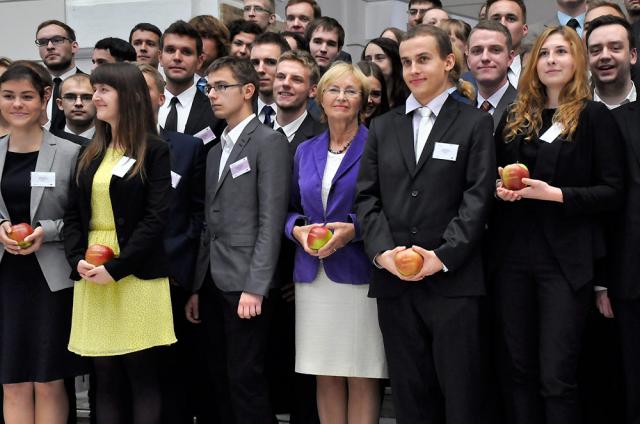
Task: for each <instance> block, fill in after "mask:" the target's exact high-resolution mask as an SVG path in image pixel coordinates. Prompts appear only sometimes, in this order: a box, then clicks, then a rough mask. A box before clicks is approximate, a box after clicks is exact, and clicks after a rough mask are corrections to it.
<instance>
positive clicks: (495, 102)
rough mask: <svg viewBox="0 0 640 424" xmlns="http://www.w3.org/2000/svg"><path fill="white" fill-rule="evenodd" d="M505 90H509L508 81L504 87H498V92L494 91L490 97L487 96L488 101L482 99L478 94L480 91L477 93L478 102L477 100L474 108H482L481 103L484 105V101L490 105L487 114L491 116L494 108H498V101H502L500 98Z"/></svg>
mask: <svg viewBox="0 0 640 424" xmlns="http://www.w3.org/2000/svg"><path fill="white" fill-rule="evenodd" d="M507 88H509V81H507V82H505V83H504V85H503V86H502V87H500V88H499V89H498V91H496V92H495V93H493V94H492V95H491V96H489V98H488V99H485V98H484V97H482V94H480V91H478V100H477V104H476V107H477V108H480V106H482V103H484V101H485V100H486V101H488V102H489V103H490V104H491V109H489V113H490V114H491V115H493V113H494V112H495V111H496V107H497V106H498V103H500V100H502V96H504V93H506V92H507Z"/></svg>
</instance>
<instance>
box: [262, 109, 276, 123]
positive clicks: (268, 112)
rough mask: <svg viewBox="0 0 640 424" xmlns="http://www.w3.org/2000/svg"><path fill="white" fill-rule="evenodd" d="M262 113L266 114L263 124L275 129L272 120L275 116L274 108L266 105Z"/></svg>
mask: <svg viewBox="0 0 640 424" xmlns="http://www.w3.org/2000/svg"><path fill="white" fill-rule="evenodd" d="M262 111H263V112H264V122H263V124H265V125H268V126H270V127H273V120H272V119H271V117H272V116H273V112H275V111H274V110H273V108H272V107H271V106H269V105H266V106H265V107H263V108H262Z"/></svg>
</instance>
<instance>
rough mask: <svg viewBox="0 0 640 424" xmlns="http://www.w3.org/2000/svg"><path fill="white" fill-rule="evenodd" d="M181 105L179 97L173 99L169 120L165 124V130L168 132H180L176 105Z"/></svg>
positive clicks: (170, 103) (170, 105)
mask: <svg viewBox="0 0 640 424" xmlns="http://www.w3.org/2000/svg"><path fill="white" fill-rule="evenodd" d="M177 103H180V100H178V98H177V97H173V98H172V99H171V101H170V102H169V107H170V109H169V114H168V115H167V120H166V121H165V122H164V129H165V130H167V131H174V132H175V131H178V109H177V108H176V104H177Z"/></svg>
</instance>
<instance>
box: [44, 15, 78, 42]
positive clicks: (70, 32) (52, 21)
mask: <svg viewBox="0 0 640 424" xmlns="http://www.w3.org/2000/svg"><path fill="white" fill-rule="evenodd" d="M49 25H57V26H59V27H60V28H62V29H64V31H65V32H66V33H67V38H69V39H70V40H71V41H76V32H75V31H74V30H73V28H71V27H70V26H69V25H67V24H65V23H64V22H62V21H59V20H57V19H49V20H47V21H44V22H42V23H41V24H40V25H38V29H36V35H37V34H38V32H40V30H41V29H42V28H44V27H47V26H49Z"/></svg>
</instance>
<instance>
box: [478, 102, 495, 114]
mask: <svg viewBox="0 0 640 424" xmlns="http://www.w3.org/2000/svg"><path fill="white" fill-rule="evenodd" d="M491 109H493V105H491V103H489V100H485V101H484V102H482V104H481V105H480V110H481V111H483V112H489V111H490V110H491Z"/></svg>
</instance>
